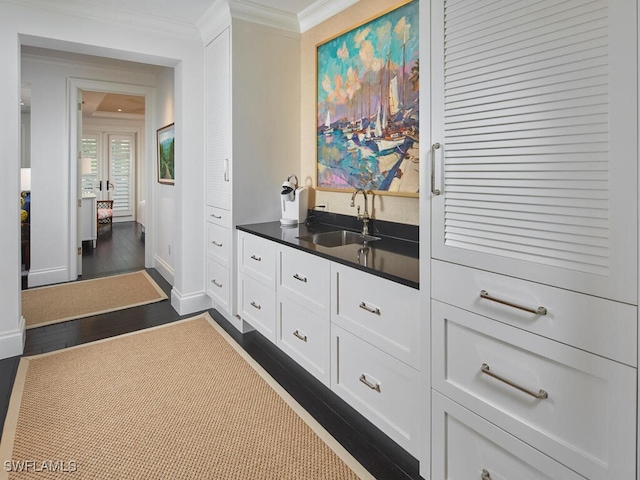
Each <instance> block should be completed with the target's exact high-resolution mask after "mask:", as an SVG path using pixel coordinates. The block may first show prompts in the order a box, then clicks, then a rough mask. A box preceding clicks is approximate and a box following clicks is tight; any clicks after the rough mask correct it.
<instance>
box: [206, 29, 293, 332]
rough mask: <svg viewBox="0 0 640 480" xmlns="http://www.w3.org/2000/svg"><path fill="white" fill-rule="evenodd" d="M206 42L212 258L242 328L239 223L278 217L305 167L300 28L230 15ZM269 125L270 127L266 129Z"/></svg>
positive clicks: (223, 297)
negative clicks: (289, 183)
mask: <svg viewBox="0 0 640 480" xmlns="http://www.w3.org/2000/svg"><path fill="white" fill-rule="evenodd" d="M210 37H211V42H210V43H209V44H208V45H207V47H206V50H205V51H206V53H205V55H206V98H205V102H206V128H207V135H206V136H207V148H206V154H207V161H206V174H205V176H206V203H207V204H206V208H205V211H206V219H205V222H206V229H205V231H206V235H207V237H206V262H207V274H206V275H207V277H206V282H207V287H206V290H207V294H208V295H209V296H210V297H211V299H212V304H213V307H214V308H216V309H217V310H218V311H220V313H222V314H223V315H224V316H225V317H226V318H227V319H228V320H230V321H231V323H233V324H234V325H235V326H236V327H237V328H238V329H240V330H244V328H245V327H244V325H243V323H242V320H241V319H240V318H239V317H238V316H237V314H238V307H237V290H238V289H237V282H238V278H237V271H238V268H237V265H238V263H237V258H238V253H237V240H236V238H237V235H236V231H235V226H236V225H239V224H248V223H256V222H263V221H273V220H278V219H279V218H280V206H279V201H280V186H281V185H282V182H283V181H284V180H285V179H286V178H287V176H288V175H290V174H292V173H296V174H297V173H299V171H298V170H299V155H300V121H299V117H300V109H299V104H300V39H299V34H297V33H292V32H289V31H285V30H281V29H277V28H272V27H268V26H265V25H260V24H257V23H253V22H249V21H246V20H240V19H236V18H231V17H230V18H229V19H228V20H227V21H226V22H225V23H224V24H223V25H222V26H220V27H218V28H217V29H216V30H215V32H214V33H212V34H211V35H210ZM265 132H266V133H265Z"/></svg>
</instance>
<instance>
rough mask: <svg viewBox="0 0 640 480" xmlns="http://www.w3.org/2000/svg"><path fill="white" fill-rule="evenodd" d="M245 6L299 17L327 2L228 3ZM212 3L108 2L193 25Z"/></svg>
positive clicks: (95, 0)
mask: <svg viewBox="0 0 640 480" xmlns="http://www.w3.org/2000/svg"><path fill="white" fill-rule="evenodd" d="M81 1H82V3H85V4H87V5H97V6H104V5H105V1H104V0H81ZM230 1H231V2H233V3H242V4H243V5H247V6H251V5H254V6H259V7H262V8H267V9H272V10H280V11H281V12H285V13H289V14H294V15H296V16H297V15H298V14H299V13H300V12H302V11H304V10H305V9H307V8H308V7H310V6H311V5H313V4H315V3H326V0H230ZM213 3H214V0H180V1H179V2H176V1H175V0H153V1H150V0H109V2H108V5H109V8H110V9H112V10H119V11H121V12H128V13H133V14H136V15H147V16H152V17H159V18H162V19H166V20H172V21H179V22H184V23H189V24H192V25H195V24H196V22H197V21H198V20H200V18H201V17H202V16H203V15H204V14H205V13H206V12H207V10H208V9H209V7H211V5H212V4H213Z"/></svg>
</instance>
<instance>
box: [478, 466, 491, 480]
mask: <svg viewBox="0 0 640 480" xmlns="http://www.w3.org/2000/svg"><path fill="white" fill-rule="evenodd" d="M480 480H491V474H490V473H489V470H487V469H486V468H483V469H482V474H481V475H480Z"/></svg>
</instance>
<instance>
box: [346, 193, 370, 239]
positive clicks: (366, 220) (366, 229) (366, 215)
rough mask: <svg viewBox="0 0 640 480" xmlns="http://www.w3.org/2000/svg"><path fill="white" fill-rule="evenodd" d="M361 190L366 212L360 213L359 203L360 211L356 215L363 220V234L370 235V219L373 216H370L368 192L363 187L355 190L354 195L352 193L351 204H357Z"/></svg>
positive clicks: (353, 205)
mask: <svg viewBox="0 0 640 480" xmlns="http://www.w3.org/2000/svg"><path fill="white" fill-rule="evenodd" d="M359 192H362V195H363V196H364V213H363V214H362V215H360V205H358V213H357V215H356V217H357V218H358V220H362V235H369V219H370V218H371V217H369V209H368V206H367V192H365V191H364V190H363V189H362V188H358V189H356V191H355V192H353V195H351V206H352V207H355V206H356V196H357V195H358V193H359Z"/></svg>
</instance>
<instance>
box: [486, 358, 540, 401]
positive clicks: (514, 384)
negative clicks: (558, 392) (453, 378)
mask: <svg viewBox="0 0 640 480" xmlns="http://www.w3.org/2000/svg"><path fill="white" fill-rule="evenodd" d="M481 371H482V373H484V374H486V375H489V376H490V377H493V378H495V379H496V380H499V381H501V382H502V383H506V384H507V385H509V386H510V387H513V388H515V389H517V390H520V391H521V392H524V393H526V394H527V395H531V396H532V397H533V398H537V399H538V400H544V399H545V398H549V394H548V393H547V392H545V391H544V390H542V389H540V391H539V392H534V391H533V390H529V389H528V388H525V387H522V386H520V385H518V384H517V383H513V382H512V381H511V380H507V379H506V378H504V377H501V376H499V375H496V374H495V373H493V372H492V371H491V370H490V369H489V365H487V364H486V363H483V364H482V368H481Z"/></svg>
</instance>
